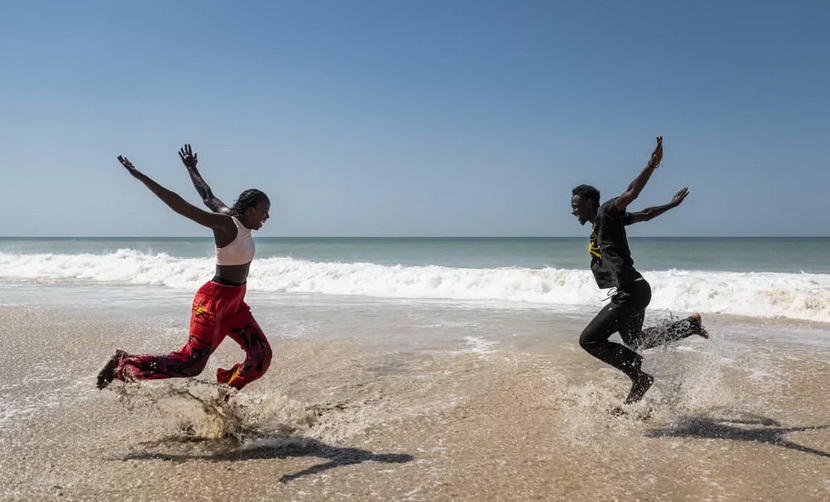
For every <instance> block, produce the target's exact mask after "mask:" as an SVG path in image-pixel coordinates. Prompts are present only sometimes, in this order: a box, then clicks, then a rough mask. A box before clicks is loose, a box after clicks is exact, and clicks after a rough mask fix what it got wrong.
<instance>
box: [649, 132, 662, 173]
mask: <svg viewBox="0 0 830 502" xmlns="http://www.w3.org/2000/svg"><path fill="white" fill-rule="evenodd" d="M662 160H663V136H657V146H656V147H655V148H654V151H653V152H651V158H650V159H648V167H650V168H652V169H656V168H658V167H660V162H662Z"/></svg>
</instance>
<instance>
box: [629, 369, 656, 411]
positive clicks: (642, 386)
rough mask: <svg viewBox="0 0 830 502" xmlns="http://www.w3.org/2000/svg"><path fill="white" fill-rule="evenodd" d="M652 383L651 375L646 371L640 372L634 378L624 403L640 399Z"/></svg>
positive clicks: (631, 402)
mask: <svg viewBox="0 0 830 502" xmlns="http://www.w3.org/2000/svg"><path fill="white" fill-rule="evenodd" d="M653 383H654V377H653V376H651V375H649V374H648V373H644V372H640V376H638V377H637V378H635V379H634V381H633V382H632V384H631V392H629V393H628V397H627V398H625V404H633V403H636V402H637V401H639V400H640V399H642V398H643V396H644V395H646V392H647V391H648V389H650V388H651V384H653Z"/></svg>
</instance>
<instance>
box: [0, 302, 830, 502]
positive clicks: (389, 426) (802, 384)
mask: <svg viewBox="0 0 830 502" xmlns="http://www.w3.org/2000/svg"><path fill="white" fill-rule="evenodd" d="M127 329H129V330H130V332H131V338H132V340H133V343H134V344H135V345H137V346H144V347H148V348H149V347H158V344H159V340H160V338H159V337H160V336H162V334H160V333H159V332H158V331H157V330H155V329H144V330H142V329H138V330H136V329H135V327H134V326H130V325H125V324H123V323H121V322H119V321H117V320H113V319H107V318H102V317H96V316H91V317H90V316H72V315H68V314H66V313H64V312H49V311H38V310H33V309H28V308H23V307H0V349H2V350H0V363H2V364H0V368H2V369H0V375H2V380H0V381H2V382H5V384H4V385H3V394H2V395H3V399H4V400H7V401H8V400H11V401H12V402H13V403H25V402H29V403H30V404H32V405H35V406H36V407H37V409H36V410H34V411H30V412H29V413H28V414H23V415H19V416H16V417H15V416H13V417H11V418H10V421H7V422H6V425H3V423H2V422H0V445H2V446H3V447H4V450H5V451H6V452H7V456H6V461H4V463H3V465H2V467H0V477H2V479H4V480H5V481H6V483H4V488H3V489H2V491H0V500H3V501H6V500H9V501H11V500H14V501H17V500H31V499H38V500H113V499H124V498H130V499H131V500H148V501H149V500H160V499H165V500H173V499H176V500H184V501H189V500H205V499H209V500H226V499H227V498H228V497H235V498H241V499H244V500H275V499H280V500H297V501H323V500H326V501H328V500H378V501H381V500H384V501H386V500H401V501H403V500H412V501H432V500H470V501H491V500H492V501H505V500H516V501H519V500H522V501H523V500H620V499H627V500H633V499H640V500H655V501H662V500H665V501H676V500H689V501H692V500H694V501H697V500H748V499H765V500H799V501H801V500H822V499H826V498H827V496H828V495H830V474H826V475H825V476H823V477H822V476H821V475H818V476H817V474H819V473H822V472H824V473H830V471H828V466H830V421H828V420H827V417H828V416H830V403H828V402H827V400H822V399H816V396H822V395H825V391H826V382H827V381H830V365H828V364H827V360H828V359H827V356H828V354H829V352H828V351H827V350H821V351H818V352H814V351H813V352H811V351H802V350H798V351H797V352H790V351H788V350H787V349H786V347H785V346H780V345H775V346H774V347H764V346H759V347H755V348H753V349H752V350H750V351H748V352H744V353H740V354H731V353H728V354H719V353H718V352H719V351H725V350H727V349H730V348H731V346H728V345H724V346H713V347H712V349H706V348H705V347H704V346H703V345H701V344H697V345H694V346H693V347H691V348H686V349H684V350H671V351H664V352H659V353H656V354H653V355H651V356H649V359H651V363H650V364H652V365H653V367H654V369H656V370H657V374H658V375H659V378H658V383H656V384H655V390H654V391H653V392H650V393H649V394H648V395H647V397H646V399H645V400H644V402H643V403H642V406H640V405H637V406H634V407H632V408H631V410H630V414H629V415H628V416H625V417H612V416H611V415H610V413H608V411H609V410H610V409H611V408H612V407H613V406H614V405H616V404H617V403H618V402H619V400H620V399H622V397H623V394H624V393H625V392H626V391H627V386H626V382H625V381H624V379H623V377H621V376H620V375H617V374H616V372H614V371H613V370H609V369H607V368H604V367H603V366H602V365H600V364H597V363H595V362H594V361H593V360H591V359H590V358H588V357H587V356H585V355H583V354H581V353H580V352H578V351H565V352H563V351H557V352H558V354H545V353H534V352H526V351H522V350H519V349H518V348H517V347H511V346H506V347H501V348H497V349H488V348H486V347H484V348H483V350H479V351H475V350H471V349H468V350H449V351H447V350H437V351H420V352H417V353H412V352H408V351H403V352H388V351H383V350H379V349H377V348H371V347H368V346H366V345H365V344H362V343H361V342H360V341H359V340H354V339H347V338H332V339H322V340H300V339H284V338H280V339H274V340H272V345H273V346H274V353H275V360H274V363H273V364H272V368H271V370H270V371H269V372H268V373H267V374H266V375H265V377H263V378H262V379H261V380H260V381H258V382H255V383H254V384H252V385H251V386H250V387H249V388H246V389H245V390H244V391H243V392H241V393H239V394H238V395H236V396H234V397H233V398H232V401H231V406H232V407H233V408H232V409H230V410H225V412H226V413H225V416H224V417H223V418H220V417H222V415H221V413H219V412H217V411H215V409H216V407H217V403H218V401H217V399H215V398H214V397H212V394H211V393H212V392H213V391H214V390H215V386H212V385H209V384H202V383H199V382H193V381H191V380H165V381H155V382H142V383H140V384H131V385H129V386H125V385H123V384H121V383H118V382H116V383H114V384H113V386H112V387H111V389H109V390H105V391H97V390H95V389H94V376H95V374H96V373H97V370H98V369H99V368H98V366H100V365H101V364H103V362H104V361H105V358H106V357H107V356H108V354H109V352H110V351H111V350H112V349H114V344H113V338H112V337H113V332H117V331H119V330H127ZM695 347H698V348H695ZM701 347H702V348H701ZM236 350H237V349H236V348H235V347H231V346H228V345H227V344H223V346H221V347H220V350H218V351H217V354H216V355H215V356H214V358H213V359H214V360H215V361H213V362H212V363H211V364H213V365H218V364H220V363H226V362H228V360H233V359H234V358H236V357H238V354H237V352H236ZM724 358H727V359H730V361H728V362H727V361H725V360H724ZM794 359H795V360H794ZM744 361H750V362H758V363H759V364H760V366H761V367H763V368H766V369H767V370H769V371H770V372H771V376H769V377H765V376H763V375H759V374H753V373H751V371H752V370H753V368H755V367H756V366H755V365H745V363H744ZM713 362H716V364H713ZM753 364H754V363H753ZM212 368H213V366H210V367H209V368H208V369H207V370H206V371H205V372H204V373H203V374H202V375H201V376H200V377H199V379H200V380H208V379H209V378H210V376H211V375H212V371H211V369H212ZM677 368H681V369H682V371H676V369H677ZM184 389H189V391H190V392H191V393H192V394H195V395H197V396H199V399H198V400H197V399H196V398H193V397H187V396H185V395H184V394H183V392H184ZM183 396H184V397H183ZM125 399H126V401H125ZM126 402H131V403H132V404H131V405H130V406H127V405H126V404H125V403H126ZM205 410H214V411H205ZM229 417H230V418H229ZM229 426H233V427H236V428H235V429H233V427H231V429H232V430H236V431H237V432H239V431H241V432H239V433H238V434H237V435H236V436H231V437H222V434H221V432H222V431H226V430H228V429H227V427H229ZM223 427H224V428H223ZM217 431H218V432H217Z"/></svg>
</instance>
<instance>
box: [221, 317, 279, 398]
mask: <svg viewBox="0 0 830 502" xmlns="http://www.w3.org/2000/svg"><path fill="white" fill-rule="evenodd" d="M228 327H229V328H230V332H229V333H228V336H229V337H231V338H233V339H234V341H236V343H238V344H239V346H240V347H242V349H243V350H244V351H245V361H244V362H242V363H237V364H235V365H234V366H233V367H232V368H231V369H219V370H217V371H216V379H217V381H218V382H219V383H224V384H227V385H230V386H231V387H234V388H235V389H237V390H239V389H242V387H244V386H246V385H248V384H249V383H251V382H253V381H254V380H256V379H257V378H259V377H261V376H262V375H264V374H265V372H266V371H268V367H269V366H270V365H271V345H270V344H269V343H268V339H267V338H266V337H265V333H263V332H262V329H261V328H260V327H259V324H257V322H256V320H255V319H254V316H253V315H251V311H250V309H249V308H248V306H247V305H246V304H243V306H242V308H241V309H240V311H239V313H238V314H237V315H236V316H234V318H233V319H232V320H231V321H230V323H229V325H228Z"/></svg>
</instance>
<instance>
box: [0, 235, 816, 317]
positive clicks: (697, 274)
mask: <svg viewBox="0 0 830 502" xmlns="http://www.w3.org/2000/svg"><path fill="white" fill-rule="evenodd" d="M212 270H213V261H212V259H209V258H188V259H185V258H176V257H172V256H169V255H166V254H148V253H142V252H139V251H135V250H129V249H121V250H118V251H116V252H114V253H110V254H103V255H94V254H8V253H0V279H2V280H4V281H26V282H29V281H33V282H39V283H50V282H64V281H72V282H75V281H78V282H106V283H114V284H136V285H151V286H165V287H169V288H177V289H178V288H184V289H194V288H196V287H198V286H199V285H200V284H202V283H203V282H204V281H205V279H206V276H209V275H210V273H211V271H212ZM644 275H645V277H646V279H647V280H648V281H649V282H650V283H651V285H652V288H653V291H654V296H653V300H652V303H651V307H652V308H656V309H661V308H664V309H669V310H672V311H675V312H689V311H699V312H710V313H725V314H735V315H746V316H756V317H781V318H791V319H803V320H811V321H819V322H830V275H828V274H784V273H771V272H706V271H682V270H664V271H645V272H644ZM249 285H250V288H251V289H252V290H259V291H274V292H283V293H293V292H299V293H322V294H330V295H365V296H372V297H384V298H420V299H450V300H465V301H466V300H496V301H502V302H521V303H536V304H549V305H572V306H598V305H600V304H601V300H602V299H603V297H604V295H603V294H602V293H601V292H599V291H598V290H597V288H596V285H595V283H594V280H593V277H592V276H591V273H590V271H588V270H569V269H555V268H544V269H530V268H518V267H515V268H490V269H473V268H453V267H443V266H436V265H432V266H402V265H395V266H388V265H378V264H373V263H336V262H311V261H304V260H296V259H292V258H266V259H259V260H257V261H256V262H255V263H254V265H253V267H252V270H251V275H250V278H249Z"/></svg>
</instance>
